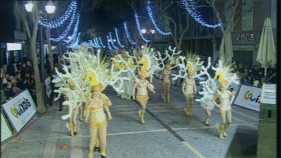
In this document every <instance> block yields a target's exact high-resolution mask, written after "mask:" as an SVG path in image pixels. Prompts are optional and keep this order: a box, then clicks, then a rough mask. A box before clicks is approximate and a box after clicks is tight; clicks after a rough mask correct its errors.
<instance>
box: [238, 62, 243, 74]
mask: <svg viewBox="0 0 281 158" xmlns="http://www.w3.org/2000/svg"><path fill="white" fill-rule="evenodd" d="M238 72H239V73H245V69H244V66H243V64H242V63H239V66H238Z"/></svg>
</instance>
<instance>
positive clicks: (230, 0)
mask: <svg viewBox="0 0 281 158" xmlns="http://www.w3.org/2000/svg"><path fill="white" fill-rule="evenodd" d="M233 5H234V1H233V0H228V1H226V2H225V3H224V10H225V13H224V16H225V22H226V23H228V22H230V25H233V19H230V16H231V14H232V13H233V8H234V6H233ZM230 20H231V21H230ZM232 29H233V27H232Z"/></svg>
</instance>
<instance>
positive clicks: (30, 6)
mask: <svg viewBox="0 0 281 158" xmlns="http://www.w3.org/2000/svg"><path fill="white" fill-rule="evenodd" d="M24 6H25V9H26V11H27V12H32V11H33V2H31V1H28V2H27V3H26V4H25V5H24ZM36 8H37V5H36ZM45 9H46V12H47V13H48V14H51V13H53V12H54V11H55V5H54V4H53V3H52V1H49V2H48V3H47V5H46V6H45ZM34 14H35V15H36V16H39V19H42V16H43V12H42V10H39V11H37V9H36V11H34ZM34 14H33V15H34ZM37 20H38V19H37ZM36 25H37V26H38V21H37V24H36ZM39 35H40V36H39V42H40V71H41V83H42V93H43V104H44V105H46V104H45V103H46V99H45V97H46V93H45V87H44V81H45V74H44V73H45V70H44V45H43V43H44V42H43V41H44V40H43V26H41V25H40V26H39ZM36 55H37V53H36ZM33 58H34V57H33ZM36 63H37V62H36ZM34 66H36V65H34ZM37 93H38V92H37ZM39 106H40V107H39ZM39 109H40V110H39ZM38 111H41V112H43V111H45V106H43V107H41V105H38Z"/></svg>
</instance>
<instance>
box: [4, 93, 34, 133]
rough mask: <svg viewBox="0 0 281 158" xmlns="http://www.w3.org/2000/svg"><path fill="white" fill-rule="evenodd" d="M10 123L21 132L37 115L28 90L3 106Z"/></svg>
mask: <svg viewBox="0 0 281 158" xmlns="http://www.w3.org/2000/svg"><path fill="white" fill-rule="evenodd" d="M2 107H3V109H4V112H5V114H6V115H7V117H8V119H9V121H10V123H11V124H12V126H13V127H14V128H15V130H16V131H17V132H19V131H20V130H21V129H22V128H23V127H24V125H25V124H26V123H27V122H28V121H29V120H30V119H31V118H32V116H33V115H34V114H35V113H36V111H37V110H36V106H35V103H34V101H33V99H32V97H31V95H30V93H29V91H28V90H25V91H23V92H21V93H20V94H19V95H17V96H16V97H14V98H13V99H11V100H10V101H8V102H7V103H5V104H3V105H2Z"/></svg>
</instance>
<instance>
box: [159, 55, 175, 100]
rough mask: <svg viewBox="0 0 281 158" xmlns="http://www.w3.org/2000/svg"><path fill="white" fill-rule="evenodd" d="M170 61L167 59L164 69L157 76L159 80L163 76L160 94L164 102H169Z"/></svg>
mask: <svg viewBox="0 0 281 158" xmlns="http://www.w3.org/2000/svg"><path fill="white" fill-rule="evenodd" d="M170 62H171V61H170V60H169V61H168V62H167V63H166V65H165V68H164V70H163V71H162V74H161V76H160V78H159V80H161V78H162V76H163V91H164V92H163V94H162V95H161V96H162V98H163V100H164V102H165V103H166V102H168V103H170V86H171V77H172V72H171V70H170V68H171V63H170Z"/></svg>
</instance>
